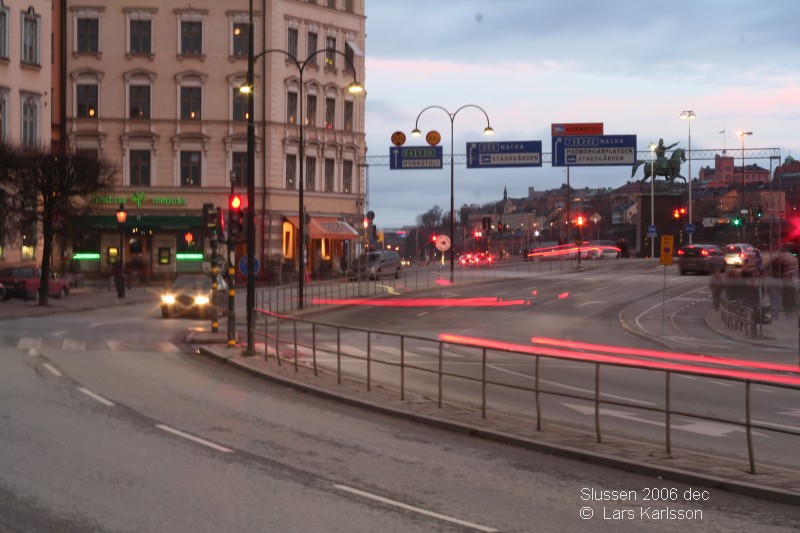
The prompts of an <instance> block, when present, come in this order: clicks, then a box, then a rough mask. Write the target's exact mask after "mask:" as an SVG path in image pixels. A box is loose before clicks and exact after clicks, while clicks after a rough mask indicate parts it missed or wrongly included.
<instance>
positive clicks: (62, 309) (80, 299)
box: [0, 281, 161, 320]
mask: <svg viewBox="0 0 800 533" xmlns="http://www.w3.org/2000/svg"><path fill="white" fill-rule="evenodd" d="M160 293H161V288H160V287H156V286H141V287H131V288H130V289H126V291H125V298H119V297H118V295H117V290H116V288H111V287H109V285H108V283H107V282H106V281H104V282H94V283H92V282H88V283H84V284H82V285H80V286H78V287H74V288H72V289H71V290H70V292H69V295H68V296H67V297H66V298H65V299H58V298H54V297H52V296H51V297H49V298H48V299H47V306H45V307H41V306H39V303H38V302H35V301H32V300H22V299H20V298H10V299H8V300H6V301H0V320H10V319H15V318H28V317H37V316H47V315H53V314H59V313H71V312H79V311H91V310H93V309H100V308H105V307H119V306H123V305H133V304H139V303H145V302H154V303H157V302H158V301H159V298H160Z"/></svg>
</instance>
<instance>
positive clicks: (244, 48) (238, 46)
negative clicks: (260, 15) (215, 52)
mask: <svg viewBox="0 0 800 533" xmlns="http://www.w3.org/2000/svg"><path fill="white" fill-rule="evenodd" d="M249 40H250V30H249V25H248V24H246V23H244V22H234V23H233V55H234V56H235V57H247V54H248V50H249V44H248V42H249Z"/></svg>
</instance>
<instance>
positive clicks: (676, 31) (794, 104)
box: [363, 0, 800, 228]
mask: <svg viewBox="0 0 800 533" xmlns="http://www.w3.org/2000/svg"><path fill="white" fill-rule="evenodd" d="M796 6H797V4H796V2H794V1H792V0H759V1H755V0H725V1H721V0H720V1H712V0H675V1H666V2H656V3H649V2H641V1H634V0H603V1H595V0H582V1H581V0H558V1H553V0H549V1H540V0H402V1H401V0H367V1H366V15H367V39H366V50H365V56H366V75H365V77H364V78H365V79H364V80H363V83H364V85H365V87H366V89H367V99H366V132H367V145H368V154H367V155H368V156H388V155H389V148H390V146H391V140H390V137H391V134H392V132H394V131H398V130H400V131H403V132H404V133H405V134H406V135H407V137H408V141H407V143H406V145H407V146H408V145H424V144H425V141H424V138H412V137H411V136H410V133H411V130H412V129H413V128H414V123H415V120H416V118H417V115H418V114H419V113H420V112H421V111H422V110H423V109H424V108H426V107H428V106H431V105H438V106H442V107H444V108H445V109H447V110H448V111H449V112H451V113H452V112H455V111H456V110H457V109H459V108H460V107H461V106H464V105H466V104H473V105H477V106H480V107H481V108H483V109H484V110H485V111H486V113H487V115H488V117H489V119H490V121H491V126H492V127H493V128H494V130H495V132H496V133H495V135H494V137H492V138H486V137H484V136H483V128H484V127H485V126H486V117H484V115H483V114H482V113H481V112H480V110H477V109H474V108H466V109H463V110H462V111H460V112H459V113H458V114H457V115H456V118H455V120H454V122H453V124H454V129H455V135H454V140H455V153H456V155H459V154H464V153H465V145H466V143H467V142H475V141H487V140H493V141H494V140H497V141H525V140H540V141H542V151H543V152H546V153H549V152H550V151H551V137H550V126H551V124H553V123H569V122H602V123H603V124H604V132H605V134H620V135H622V134H630V135H636V136H637V142H638V149H639V150H645V151H646V150H647V149H648V145H649V143H651V142H656V141H658V139H659V138H663V139H664V142H665V144H672V143H674V142H680V144H679V145H678V146H679V147H683V148H688V133H689V130H688V126H687V122H686V121H685V120H681V119H680V118H679V115H680V113H681V111H684V110H693V111H694V112H695V113H696V114H697V118H696V119H695V120H694V121H693V122H692V126H691V133H692V150H703V149H722V148H723V147H724V148H727V149H728V150H729V152H730V153H731V155H734V156H735V155H736V150H737V149H738V151H739V153H741V139H740V137H738V136H737V135H736V132H737V131H739V130H744V131H752V132H753V135H752V136H749V137H746V138H745V148H779V149H780V154H781V157H782V159H783V158H785V157H786V156H787V155H789V154H791V155H792V156H793V157H795V158H800V32H799V31H798V21H799V20H800V18H798V15H797V9H796ZM450 126H451V122H450V118H449V117H448V116H447V114H445V112H443V111H441V110H438V109H431V110H429V111H426V112H425V113H424V114H422V116H421V117H420V129H421V130H422V131H423V132H427V131H429V130H432V129H435V130H437V131H439V132H440V133H441V135H442V142H441V144H442V146H443V147H444V153H445V155H446V156H447V155H449V152H450ZM722 130H725V132H726V133H724V134H721V133H720V131H722ZM386 163H387V165H388V161H386ZM745 163H746V164H751V163H758V164H760V165H761V166H763V167H764V168H769V165H770V162H769V160H766V159H765V160H760V161H756V160H746V161H745ZM737 164H739V163H738V161H737ZM701 166H713V161H693V162H692V174H693V175H694V176H695V177H696V176H697V172H698V170H699V169H700V167H701ZM686 171H687V165H686V164H684V167H683V169H682V173H683V174H684V175H687V172H686ZM641 172H642V171H641V170H640V171H639V172H638V173H637V176H636V178H641ZM630 179H631V169H630V168H629V167H606V168H602V167H580V168H577V167H576V168H572V169H570V185H571V186H573V187H576V188H583V187H600V186H605V187H619V186H621V185H624V184H625V183H626V182H627V181H629V180H630ZM562 183H566V171H565V169H564V168H561V167H552V166H551V165H550V164H549V163H546V164H543V165H542V167H540V168H529V169H526V170H499V169H498V170H476V169H469V170H468V169H467V168H466V166H464V165H456V167H455V206H456V210H458V208H459V207H460V206H461V205H463V204H473V203H474V204H483V203H485V202H489V201H497V200H499V199H501V198H502V194H503V188H504V187H507V188H508V194H509V196H510V197H513V198H518V197H523V196H527V193H528V188H529V187H534V188H535V189H536V190H537V191H538V190H546V189H550V188H555V187H559V186H560V185H561V184H562ZM434 205H438V206H440V207H441V208H442V210H443V211H445V212H449V209H450V170H449V165H445V168H443V169H442V170H433V171H427V170H389V167H388V166H380V165H371V166H370V167H369V208H370V209H371V210H372V211H374V212H375V214H376V218H375V223H376V224H377V225H378V227H379V228H398V227H401V226H404V225H413V224H414V223H415V220H416V217H417V215H419V214H421V213H424V212H426V211H428V210H429V209H430V208H431V207H433V206H434Z"/></svg>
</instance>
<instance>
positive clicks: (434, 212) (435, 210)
mask: <svg viewBox="0 0 800 533" xmlns="http://www.w3.org/2000/svg"><path fill="white" fill-rule="evenodd" d="M441 225H442V208H441V207H439V206H438V205H435V206H433V207H431V208H430V209H429V210H428V211H427V212H425V213H422V214H421V215H417V226H420V227H422V228H425V229H427V230H433V229H435V228H438V227H439V226H441Z"/></svg>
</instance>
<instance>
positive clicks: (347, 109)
mask: <svg viewBox="0 0 800 533" xmlns="http://www.w3.org/2000/svg"><path fill="white" fill-rule="evenodd" d="M344 131H353V102H352V101H351V100H345V102H344Z"/></svg>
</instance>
